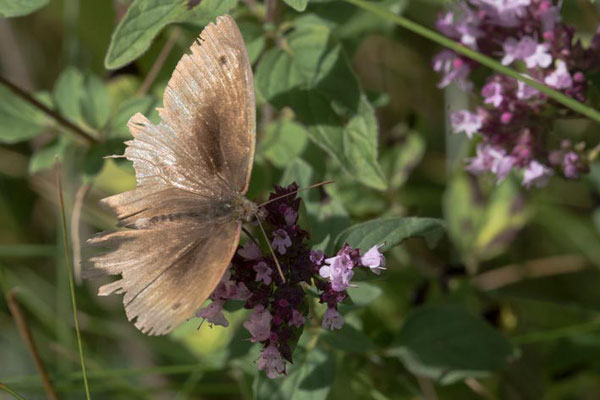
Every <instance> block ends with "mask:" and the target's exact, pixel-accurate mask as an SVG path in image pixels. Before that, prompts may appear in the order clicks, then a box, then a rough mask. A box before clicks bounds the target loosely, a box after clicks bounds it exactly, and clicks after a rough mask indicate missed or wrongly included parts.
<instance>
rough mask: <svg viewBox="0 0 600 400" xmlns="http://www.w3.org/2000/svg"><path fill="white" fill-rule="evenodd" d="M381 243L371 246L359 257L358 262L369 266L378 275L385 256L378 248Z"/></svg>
mask: <svg viewBox="0 0 600 400" xmlns="http://www.w3.org/2000/svg"><path fill="white" fill-rule="evenodd" d="M382 246H383V244H380V245H376V246H373V247H371V248H370V249H369V250H368V251H367V252H366V253H365V254H363V255H362V257H361V258H360V262H361V263H362V265H364V266H365V267H369V268H370V269H371V271H373V272H374V273H375V274H377V275H379V274H380V273H381V271H382V270H384V269H385V257H384V256H383V254H381V252H380V251H379V248H380V247H382Z"/></svg>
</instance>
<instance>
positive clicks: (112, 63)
mask: <svg viewBox="0 0 600 400" xmlns="http://www.w3.org/2000/svg"><path fill="white" fill-rule="evenodd" d="M186 3H187V1H185V0H135V1H134V2H133V3H132V4H131V5H130V6H129V9H128V10H127V13H126V14H125V16H124V17H123V19H122V20H121V22H119V25H117V27H116V29H115V31H114V32H113V35H112V38H111V41H110V45H109V47H108V52H107V53H106V58H105V59H104V65H105V66H106V68H108V69H117V68H119V67H122V66H123V65H125V64H128V63H130V62H131V61H133V60H135V59H136V58H137V57H139V56H140V55H142V54H143V53H144V52H145V51H146V50H148V48H149V47H150V44H151V43H152V40H154V38H155V37H156V35H158V33H159V32H160V31H161V30H162V29H163V28H164V27H165V26H166V25H168V24H170V23H172V22H174V21H175V20H177V18H178V17H179V16H180V15H181V14H182V13H183V12H185V10H186Z"/></svg>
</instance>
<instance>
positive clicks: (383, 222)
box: [335, 217, 445, 251]
mask: <svg viewBox="0 0 600 400" xmlns="http://www.w3.org/2000/svg"><path fill="white" fill-rule="evenodd" d="M444 232H445V226H444V222H443V221H442V220H439V219H435V218H419V217H391V218H379V219H374V220H371V221H367V222H363V223H360V224H356V225H353V226H351V227H350V228H348V229H346V230H345V231H343V232H342V233H340V234H339V235H338V237H337V239H336V240H335V243H336V247H338V248H339V247H341V246H343V245H344V243H348V244H349V245H350V246H351V247H353V248H360V249H361V251H367V250H368V249H369V248H371V247H373V246H375V245H379V244H383V243H385V245H384V246H383V247H382V249H383V250H387V249H390V248H392V247H394V246H396V245H398V244H399V243H401V242H402V241H403V240H405V239H408V238H412V237H422V238H423V239H425V241H426V242H427V244H428V245H429V247H433V246H435V245H436V244H437V242H438V241H439V240H440V239H441V238H442V236H443V235H444Z"/></svg>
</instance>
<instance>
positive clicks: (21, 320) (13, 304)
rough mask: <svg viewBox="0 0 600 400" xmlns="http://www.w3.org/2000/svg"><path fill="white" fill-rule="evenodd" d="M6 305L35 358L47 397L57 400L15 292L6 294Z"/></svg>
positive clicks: (11, 291)
mask: <svg viewBox="0 0 600 400" xmlns="http://www.w3.org/2000/svg"><path fill="white" fill-rule="evenodd" d="M6 303H7V304H8V309H9V310H10V313H11V314H12V316H13V318H14V320H15V324H16V325H17V329H18V330H19V334H20V335H21V338H22V339H23V341H24V342H25V345H26V346H27V349H28V350H29V352H30V353H31V355H32V356H33V361H34V362H35V365H36V367H37V369H38V372H39V373H40V376H41V378H42V383H43V384H44V390H45V391H46V396H47V397H48V398H49V399H51V400H56V398H57V397H56V392H55V391H54V388H53V387H52V383H51V382H50V376H49V375H48V371H46V368H45V367H44V363H43V362H42V358H41V357H40V353H39V352H38V350H37V347H36V345H35V342H34V341H33V336H32V335H31V331H30V330H29V326H28V325H27V320H26V319H25V315H23V312H22V311H21V307H20V306H19V302H18V300H17V297H16V295H15V291H14V290H10V291H9V292H8V293H6Z"/></svg>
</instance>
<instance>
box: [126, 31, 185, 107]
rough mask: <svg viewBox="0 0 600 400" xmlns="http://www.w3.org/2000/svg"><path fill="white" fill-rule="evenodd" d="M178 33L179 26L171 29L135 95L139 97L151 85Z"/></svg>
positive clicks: (177, 37)
mask: <svg viewBox="0 0 600 400" xmlns="http://www.w3.org/2000/svg"><path fill="white" fill-rule="evenodd" d="M180 35H181V29H180V28H179V27H175V28H174V29H173V30H172V31H171V34H170V35H169V39H168V40H167V42H166V43H165V45H164V46H163V48H162V49H161V50H160V53H159V54H158V56H157V57H156V60H154V64H152V67H151V68H150V71H149V72H148V75H146V78H145V79H144V82H142V85H141V86H140V88H139V89H138V91H137V93H136V94H135V95H136V96H137V97H141V96H143V95H145V94H146V93H147V92H148V90H149V89H150V87H151V86H152V83H153V82H154V80H155V79H156V77H157V76H158V73H159V72H160V70H161V68H162V67H163V65H164V64H165V61H167V57H168V56H169V53H171V50H173V46H175V43H176V42H177V39H179V36H180Z"/></svg>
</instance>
